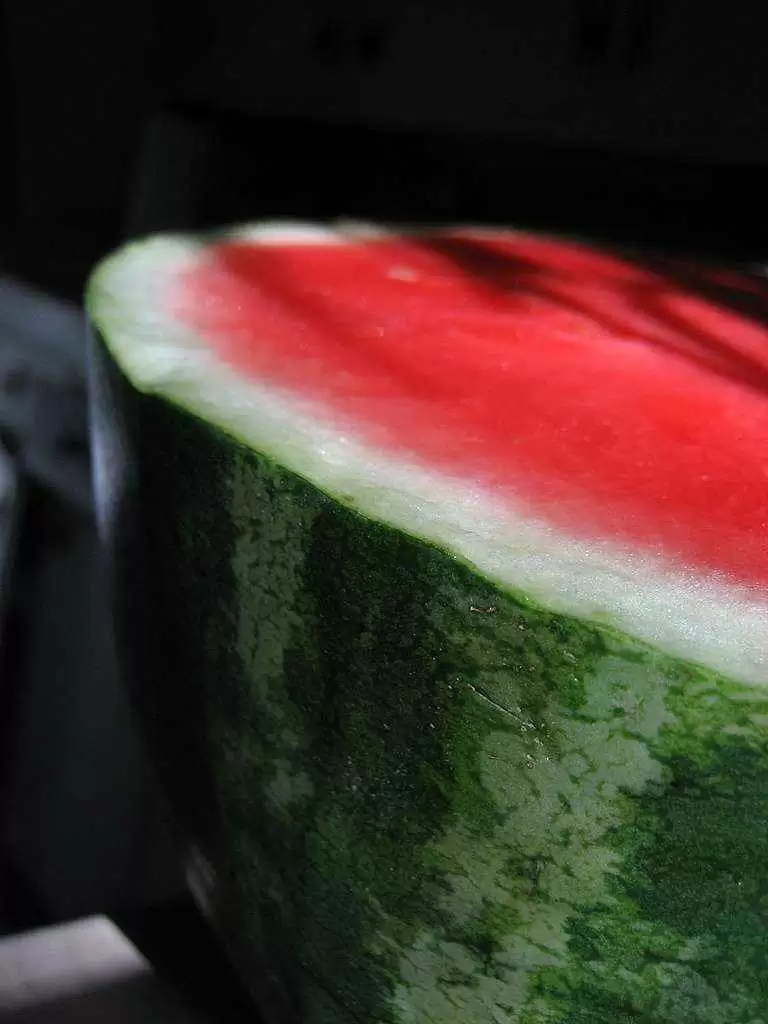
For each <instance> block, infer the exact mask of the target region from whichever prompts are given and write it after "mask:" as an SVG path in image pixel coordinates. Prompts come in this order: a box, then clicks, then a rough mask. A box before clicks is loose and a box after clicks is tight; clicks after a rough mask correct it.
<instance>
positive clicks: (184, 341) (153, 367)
mask: <svg viewBox="0 0 768 1024" xmlns="http://www.w3.org/2000/svg"><path fill="white" fill-rule="evenodd" d="M363 230H365V229H364V228H362V227H359V228H354V229H353V230H351V231H350V232H349V234H346V232H342V231H340V230H335V231H334V230H329V229H325V228H315V227H307V226H302V225H298V224H289V225H272V224H266V225H257V226H255V227H253V228H245V229H243V228H240V229H237V230H236V231H235V232H232V233H230V234H228V235H226V236H221V237H227V238H239V239H242V240H248V241H253V242H258V243H260V244H279V243H280V242H281V241H288V240H290V241H294V242H295V241H297V240H303V241H305V242H307V243H318V244H328V243H329V242H338V243H340V244H343V242H344V240H345V238H346V237H349V236H350V235H351V236H352V237H359V236H360V232H361V231H363ZM368 233H369V234H370V235H372V234H379V231H378V229H373V230H370V229H368ZM205 244H206V241H205V240H204V239H202V240H195V239H193V238H188V237H178V236H161V237H156V238H151V239H149V240H147V241H142V242H138V243H134V244H133V245H131V246H128V247H126V248H125V249H123V250H121V251H120V252H118V253H116V254H115V255H114V256H112V257H110V258H109V259H108V260H106V261H105V262H104V263H103V264H102V265H101V266H100V267H99V269H98V270H97V272H96V273H95V275H94V277H93V279H92V281H91V284H90V288H89V294H88V308H89V312H90V315H91V318H92V320H93V322H94V323H95V325H96V327H97V328H98V329H99V330H100V332H101V333H102V335H103V337H104V339H105V341H106V343H107V344H108V346H109V348H110V350H111V352H112V354H113V356H114V358H115V359H116V361H117V363H118V365H119V366H120V367H121V369H122V370H123V372H124V373H125V374H126V376H127V377H128V378H129V380H130V381H131V382H132V383H133V385H134V386H135V387H136V388H137V389H138V390H140V391H142V392H145V393H149V394H156V395H160V396H162V397H164V398H166V399H168V400H169V401H171V402H173V403H176V404H178V405H179V406H181V407H183V408H185V409H187V410H188V411H190V412H191V413H193V414H195V415H196V416H198V417H200V418H201V419H203V420H206V421H207V422H209V423H211V424H213V425H215V426H217V427H219V428H221V429H222V430H224V431H226V432H227V433H229V434H230V435H232V436H233V437H235V438H237V439H238V440H240V441H242V442H243V443H244V444H246V445H248V446H249V447H251V448H253V449H254V450H256V451H259V452H263V453H264V454H268V455H270V456H271V457H273V458H274V459H275V460H276V461H278V462H279V463H280V464H282V465H284V466H286V467H287V468H290V469H291V470H293V471H295V472H296V473H298V474H300V475H301V476H302V477H304V478H305V479H307V480H309V481H310V482H312V483H313V484H315V485H316V486H317V487H319V488H320V489H322V490H323V491H325V492H326V493H328V494H331V495H333V496H336V497H337V498H339V499H340V500H341V501H343V502H345V503H347V504H349V505H352V506H354V507H355V508H357V509H358V510H359V511H360V512H362V513H364V514H366V515H368V516H370V517H371V518H374V519H376V520H379V521H381V522H383V523H386V524H388V525H391V526H394V527H397V528H398V529H401V530H403V531H405V532H407V533H409V534H411V535H414V536H417V537H421V538H423V539H425V540H428V541H431V542H433V543H435V544H437V545H439V546H440V547H442V548H444V549H446V550H448V551H450V552H451V553H453V554H454V555H456V556H458V557H459V558H461V559H464V560H466V561H467V562H469V563H470V564H471V565H472V566H474V567H475V568H476V569H477V570H478V571H479V572H480V573H481V574H482V575H484V576H486V577H487V578H489V579H491V580H493V581H495V582H497V583H500V584H502V585H504V586H506V587H509V588H512V589H515V590H518V591H522V592H523V593H524V594H526V595H528V596H529V597H530V598H531V599H533V600H535V601H537V602H539V603H540V604H542V605H543V606H545V607H548V608H550V609H552V610H556V611H562V612H568V613H571V614H574V615H577V616H580V617H582V618H587V619H592V620H595V621H599V622H601V623H603V624H605V625H611V626H614V627H615V628H617V629H619V630H621V631H623V632H625V633H627V634H629V635H631V636H634V637H636V638H638V639H640V640H644V641H646V642H647V643H649V644H652V645H653V646H655V647H658V648H659V649H661V650H664V651H666V652H668V653H669V654H672V655H675V656H679V657H681V658H684V659H686V660H689V661H694V662H698V663H700V664H702V665H706V666H708V667H710V668H712V669H715V670H718V671H721V672H724V673H726V674H728V675H730V676H732V677H734V678H736V679H740V680H743V681H745V682H751V683H756V684H768V599H766V598H767V597H768V595H761V594H759V593H757V592H756V591H753V590H751V589H749V588H747V587H744V586H741V585H737V584H729V583H728V582H727V581H725V580H723V579H721V578H720V579H718V578H716V577H715V574H712V573H706V572H704V573H696V572H694V571H683V570H681V569H680V568H679V567H677V566H672V565H669V564H667V563H665V562H664V561H663V560H661V559H659V558H658V557H656V556H653V555H650V554H647V553H645V552H643V551H642V550H640V549H638V550H633V549H630V548H628V547H626V546H621V545H617V544H615V543H613V542H612V541H607V540H605V539H601V538H595V539H591V540H585V539H583V538H576V537H571V536H568V535H567V534H566V533H564V532H563V531H562V529H559V528H555V527H553V526H551V525H550V524H548V523H547V522H546V521H544V520H543V519H542V518H541V517H540V516H534V515H532V514H531V513H530V512H529V511H528V510H527V509H526V507H525V502H524V501H522V500H521V501H520V503H519V505H516V506H513V505H511V504H510V503H509V502H508V501H506V500H505V502H504V503H503V504H502V503H501V502H499V501H498V500H497V499H495V498H494V497H493V496H492V495H491V494H490V493H487V492H484V491H482V490H480V489H478V488H477V487H476V485H474V483H473V482H472V481H471V480H466V479H458V478H456V479H454V478H451V477H449V476H446V475H445V474H443V473H439V472H436V471H434V470H432V469H431V468H429V467H425V466H423V465H420V464H418V462H417V460H416V458H415V457H413V458H411V459H409V458H408V457H407V456H405V455H401V454H399V453H397V454H395V453H391V452H385V451H382V450H378V449H376V448H372V447H371V446H369V445H366V444H365V443H363V442H362V441H361V440H359V439H358V438H356V437H355V436H353V430H352V428H351V427H350V425H348V424H345V423H344V422H342V421H341V420H340V419H339V418H338V417H335V415H334V414H333V413H332V412H330V411H329V409H328V408H327V407H325V406H323V405H322V404H319V403H314V402H312V401H310V400H307V399H306V398H304V397H302V396H301V395H298V394H296V393H293V392H288V391H286V390H281V389H279V388H277V387H274V386H272V385H267V384H264V383H260V382H259V381H258V380H254V379H251V378H245V377H243V376H241V375H239V374H238V373H237V372H236V371H235V370H233V369H232V368H231V367H229V366H228V365H226V364H225V363H223V362H222V361H221V360H220V359H218V358H217V356H216V355H215V354H214V353H213V352H212V351H211V350H210V349H209V348H208V347H207V346H206V344H205V342H204V340H203V339H202V338H201V337H199V336H198V335H197V334H196V333H195V332H194V331H193V330H191V329H190V328H189V326H187V325H185V324H184V323H183V322H181V321H180V320H178V319H176V318H174V317H173V316H172V315H171V313H170V311H169V309H168V296H169V294H170V286H171V285H172V283H173V280H174V278H176V277H177V275H179V274H180V273H183V272H184V271H185V270H187V269H189V268H191V267H193V266H194V265H195V262H196V260H197V259H198V257H199V253H200V251H201V248H202V247H203V246H204V245H205Z"/></svg>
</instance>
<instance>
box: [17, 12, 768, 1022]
mask: <svg viewBox="0 0 768 1024" xmlns="http://www.w3.org/2000/svg"><path fill="white" fill-rule="evenodd" d="M767 36H768V7H766V6H765V5H763V4H758V3H750V2H745V0H741V2H735V3H732V4H730V5H729V6H728V8H727V10H724V9H723V8H722V7H718V6H713V7H712V9H711V10H710V9H709V8H708V7H706V6H703V5H701V4H699V3H697V2H695V0H627V2H625V3H610V2H609V0H538V2H537V3H536V4H522V3H519V4H512V3H501V2H499V3H495V2H494V3H491V2H490V0H485V2H482V0H475V2H474V3H472V4H469V3H465V4H454V5H451V4H446V3H444V0H422V2H420V3H418V4H413V3H407V2H406V0H387V2H386V3H385V2H384V0H371V2H369V3H366V4H359V3H354V2H353V0H329V2H326V3H324V4H318V3H312V2H310V0H281V2H280V3H279V4H268V3H262V4H251V5H247V6H242V5H240V4H236V3H234V0H225V2H222V3H217V4H214V3H213V0H191V2H190V3H188V4H187V5H186V6H185V9H184V13H183V16H182V17H181V18H180V17H179V16H178V15H177V14H176V10H175V9H172V8H171V5H170V4H169V3H167V2H157V0H154V2H153V0H136V2H134V3H132V4H129V5H122V6H121V5H118V6H115V5H109V4H103V3H101V4H99V3H96V2H95V0H58V2H56V3H54V2H50V3H47V4H44V5H34V4H33V5H30V4H28V3H23V2H22V0H0V96H2V103H0V132H2V136H3V146H2V151H3V158H2V160H0V274H4V275H5V276H2V277H0V444H1V445H2V448H3V451H2V452H0V460H1V465H2V466H4V467H6V468H5V470H2V472H4V473H5V476H3V477H2V479H3V480H5V481H6V483H7V484H8V487H7V488H6V490H5V491H3V492H2V493H0V530H3V531H4V532H3V533H2V536H1V537H0V567H2V568H0V572H1V573H2V580H3V582H4V589H3V592H2V594H0V597H1V598H2V602H1V603H2V611H3V624H4V629H3V631H2V645H1V646H0V659H2V675H1V676H0V702H1V704H0V729H1V732H0V753H1V754H2V756H0V931H3V930H5V931H18V930H20V929H26V928H28V927H32V926H33V925H37V924H47V923H49V922H52V921H55V920H61V919H64V918H68V917H72V916H77V915H83V914H90V913H94V912H101V911H111V912H113V913H115V914H116V915H117V916H118V918H119V920H120V921H121V922H122V923H123V926H124V927H125V929H126V930H127V931H128V933H129V935H131V936H134V937H135V938H136V941H137V942H138V943H139V945H141V946H142V948H145V947H146V948H147V949H148V950H151V951H152V952H151V957H152V959H153V962H155V963H163V965H164V967H163V969H164V970H165V971H166V972H167V973H168V974H169V975H170V976H172V977H173V978H174V980H175V981H177V982H179V980H180V974H179V971H180V966H179V965H180V964H181V963H182V962H184V963H187V964H191V965H195V964H202V963H203V962H205V963H207V964H208V968H207V969H208V972H209V974H208V977H210V972H211V971H214V973H215V970H218V971H220V972H224V973H223V974H222V975H220V976H221V977H224V976H226V971H227V968H226V965H224V964H223V962H219V961H220V959H221V958H219V960H217V954H216V952H215V947H214V946H213V945H211V944H210V943H209V944H207V943H208V940H207V939H206V932H205V927H204V925H203V924H202V922H201V921H200V920H199V919H198V917H197V916H196V912H195V911H194V910H193V908H192V907H191V905H190V903H189V901H188V900H186V897H184V896H183V894H182V887H181V883H180V881H179V872H178V870H177V864H176V855H177V851H176V847H175V845H174V840H173V836H172V832H171V830H170V829H169V828H168V826H167V824H166V815H165V810H164V805H163V801H162V797H161V796H160V794H159V793H158V792H157V790H156V788H155V786H154V783H153V781H152V778H151V773H150V772H149V770H148V768H147V766H146V764H145V761H144V758H143V755H142V751H141V747H140V744H139V742H138V740H137V738H136V736H135V733H134V730H133V723H132V719H131V716H130V711H129V708H128V703H127V700H126V697H125V693H124V691H123V688H122V686H121V682H120V679H119V666H117V665H116V664H115V660H114V652H113V649H112V644H111V633H110V621H109V615H108V610H107V597H106V584H105V580H104V579H103V578H102V576H101V570H100V563H99V559H98V550H97V544H96V537H95V531H94V515H93V508H92V502H91V496H90V492H89V485H88V474H89V465H88V450H87V447H88V446H87V431H86V397H85V396H86V388H85V361H84V331H83V322H82V316H81V313H80V310H79V302H80V297H81V293H82V288H83V284H84V281H85V279H86V276H87V274H88V272H89V270H90V268H91V267H92V266H93V264H94V263H95V262H96V261H97V260H98V259H99V258H100V257H101V256H102V255H103V254H104V253H105V252H106V251H107V250H108V249H110V248H112V247H113V246H115V245H116V244H118V243H119V242H120V241H121V240H122V239H124V238H125V237H128V236H132V235H136V234H141V233H145V232H150V231H156V230H177V229H178V230H181V229H190V228H191V229H200V228H206V227H212V226H215V225H219V224H223V223H228V222H236V221H240V220H244V219H247V220H252V219H257V218H260V217H273V216H287V217H293V218H302V217H305V218H308V217H313V218H326V217H330V218H335V217H339V216H344V217H353V218H358V219H365V218H372V219H389V220H393V221H409V220H411V221H413V220H415V221H420V222H425V221H441V220H442V221H445V220H447V221H451V220H463V221H479V222H483V221H490V222H494V223H503V222H507V223H510V224H519V225H522V226H527V227H534V228H543V229H550V230H556V231H561V232H572V233H583V234H585V235H591V236H593V237H598V238H603V239H606V240H608V241H612V242H616V243H621V244H629V245H631V246H637V247H640V248H642V247H651V248H658V249H662V250H667V251H670V250H675V251H683V252H687V253H691V254H694V255H699V256H701V255H706V256H710V257H716V258H718V259H721V260H726V261H736V262H742V263H743V262H747V263H750V264H758V265H764V264H765V263H766V262H768V261H767V260H766V248H767V247H766V229H767V228H768V212H767V208H766V204H765V201H764V194H765V182H766V175H767V174H768V65H767V64H766V61H765V53H764V50H765V39H766V37H767ZM22 282H25V283H22ZM9 495H11V500H10V501H9V500H8V496H9ZM4 502H5V504H4ZM4 508H5V509H6V511H7V512H8V517H7V518H6V519H4V518H3V514H2V510H3V509H4ZM11 522H13V523H15V528H14V529H6V523H11ZM185 943H186V944H185ZM192 947H193V948H192ZM174 950H177V952H176V953H174ZM214 963H219V967H217V968H216V969H215V970H214V968H213V967H211V965H212V964H214ZM196 973H197V972H196V970H195V969H194V968H193V969H192V970H189V968H187V974H188V982H189V984H192V983H193V982H194V977H193V976H194V975H195V974H196ZM200 973H201V974H204V973H205V971H201V972H200ZM222 985H223V988H229V990H233V988H232V985H233V983H232V982H231V981H227V982H226V983H222ZM233 998H235V997H233ZM235 1002H236V998H235ZM237 1012H240V1011H238V1010H237V1008H236V1007H235V1008H233V1009H232V1014H233V1015H235V1016H232V1017H231V1019H236V1014H237ZM218 1019H223V1018H222V1017H219V1018H218ZM227 1019H230V1018H229V1017H228V1018H227Z"/></svg>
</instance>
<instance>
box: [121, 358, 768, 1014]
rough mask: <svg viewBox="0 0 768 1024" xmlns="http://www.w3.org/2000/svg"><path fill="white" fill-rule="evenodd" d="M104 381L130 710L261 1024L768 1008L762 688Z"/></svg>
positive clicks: (767, 793) (767, 768)
mask: <svg viewBox="0 0 768 1024" xmlns="http://www.w3.org/2000/svg"><path fill="white" fill-rule="evenodd" d="M109 374H110V375H111V380H112V384H113V391H112V396H111V401H113V402H117V405H116V406H113V409H115V408H116V409H119V410H121V411H120V412H119V414H118V415H117V416H116V417H115V418H113V422H112V426H113V427H114V426H115V424H117V429H118V430H119V432H120V436H121V443H122V445H123V448H124V450H125V452H126V453H127V455H128V462H127V473H128V475H127V476H126V477H124V480H126V481H127V490H126V491H125V493H124V494H123V498H122V506H121V509H122V511H121V519H120V520H119V522H121V523H122V526H121V527H120V531H121V534H120V537H121V539H120V546H119V549H118V550H119V552H120V557H119V559H118V570H119V571H118V581H119V590H120V595H121V596H122V601H123V603H122V616H123V619H124V622H125V634H124V635H125V643H126V645H127V646H130V648H131V651H132V654H133V659H134V676H135V677H136V680H137V684H138V690H137V698H138V702H139V707H140V709H141V710H142V712H143V716H144V719H145V721H146V723H147V728H148V734H149V736H150V737H151V738H152V739H153V741H154V747H155V750H156V752H157V756H158V758H159V759H160V761H161V762H162V764H163V766H164V777H165V779H166V783H167V785H168V788H169V789H170V791H171V794H172V796H173V798H174V801H175V803H176V806H177V807H178V809H179V812H180V815H181V817H182V819H183V823H184V825H185V827H186V828H187V829H188V830H189V831H190V833H191V834H192V835H193V836H194V838H195V839H196V840H198V842H199V843H200V845H201V847H202V849H203V850H204V852H205V854H206V856H207V857H208V858H209V860H210V861H211V863H212V865H213V867H214V871H215V874H216V878H217V886H216V890H215V893H214V907H215V910H214V913H215V916H216V917H217V920H218V923H219V927H220V928H221V930H222V933H223V934H224V936H225V937H226V940H227V942H228V943H229V945H230V947H231V949H232V950H233V955H234V956H235V958H236V959H237V961H238V963H239V964H240V965H241V966H242V965H245V966H244V967H243V969H244V971H245V973H246V974H250V977H249V981H250V982H251V983H252V984H253V985H254V988H255V989H260V988H262V987H263V990H262V1006H263V1007H264V1008H265V1009H266V1013H267V1016H268V1019H270V1024H272V1022H273V1021H274V1022H279V1024H282V1022H284V1021H291V1020H297V1021H298V1020H301V1021H302V1022H306V1024H342V1022H344V1024H347V1022H365V1024H368V1022H375V1021H379V1022H389V1024H428V1022H429V1024H488V1022H499V1024H505V1022H519V1024H618V1022H621V1021H645V1022H648V1024H662V1022H670V1024H688V1022H690V1024H765V1022H766V1021H768V992H767V991H766V980H765V979H766V977H768V963H767V962H766V942H765V937H766V932H765V926H766V914H767V913H768V884H767V874H766V870H765V862H766V860H767V859H768V831H767V830H768V826H767V825H766V822H767V821H768V806H766V805H768V757H767V756H766V742H765V740H766V721H768V719H766V718H763V717H761V715H763V714H765V713H766V710H768V709H766V708H765V702H764V698H765V693H764V691H763V690H762V689H759V688H748V687H745V686H741V685H738V684H736V683H733V682H730V681H728V680H726V679H724V678H722V677H721V676H717V675H715V674H714V673H709V672H707V671H705V670H703V669H701V668H696V667H692V666H689V665H686V664H683V663H680V662H676V661H674V660H672V659H670V658H668V657H666V656H664V655H662V654H660V653H658V652H656V651H653V650H651V649H650V648H648V647H647V646H645V645H643V644H641V643H639V642H636V641H634V640H631V639H629V638H627V637H624V636H621V635H619V634H617V633H614V632H611V631H610V630H608V629H605V628H603V627H600V626H596V625H592V624H589V623H586V622H582V621H579V620H577V619H575V618H572V617H569V616H564V615H555V614H551V613H549V612H546V611H544V610H542V609H541V608H539V607H537V606H536V605H534V604H533V603H532V602H530V601H527V600H526V599H525V598H524V597H520V596H516V595H513V594H509V593H505V592H503V591H501V590H500V589H499V588H497V587H495V586H493V585H491V584H490V583H489V582H487V581H486V580H484V579H482V578H481V577H480V576H478V575H476V574H475V573H473V572H472V571H471V570H470V569H469V568H468V567H467V566H466V565H464V564H463V563H462V562H461V561H460V560H458V559H454V558H453V557H451V556H450V555H449V554H446V553H445V552H442V551H439V550H437V549H435V548H433V547H431V546H430V545H428V544H426V543H423V542H422V541H420V540H417V539H414V538H411V537H408V536H405V535H403V534H402V533H400V532H398V531H396V530H393V529H388V528H387V527H385V526H382V525H380V524H377V523H374V522H372V521H370V520H368V519H366V518H365V517H363V516H361V515H359V514H358V513H356V512H354V511H352V510H350V509H348V508H345V507H344V506H343V505H341V504H338V503H336V502H334V501H332V500H331V499H330V498H329V497H327V496H326V495H324V494H322V493H321V492H320V491H319V490H317V489H316V488H314V487H312V486H311V485H310V484H308V483H307V482H305V481H303V480H301V479H299V478H298V477H296V476H295V475H293V474H292V473H290V472H288V471H287V470H285V469H282V468H281V467H279V466H277V465H275V464H274V462H270V461H269V460H267V459H264V458H261V457H259V456H258V455H256V454H254V453H253V452H251V451H249V450H246V449H245V448H243V447H242V446H240V445H238V444H237V443H235V442H234V441H232V440H231V439H229V438H227V437H226V436H225V435H223V434H221V433H219V432H217V431H216V430H214V429H212V428H211V427H209V426H207V425H205V424H203V423H200V422H198V421H196V420H194V419H193V418H192V417H191V416H189V415H187V414H186V413H183V412H180V411H178V410H177V409H175V408H173V407H172V406H171V405H169V404H166V403H165V402H163V401H162V400H160V399H157V398H153V397H146V396H141V395H139V394H137V393H136V392H134V391H132V390H131V389H130V388H129V387H128V386H126V385H123V384H122V383H120V384H119V386H118V390H114V385H115V384H116V382H118V376H117V374H116V370H115V368H114V366H111V369H110V370H109ZM118 391H119V393H118Z"/></svg>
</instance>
